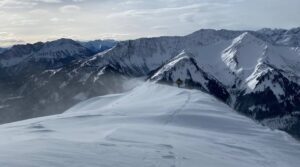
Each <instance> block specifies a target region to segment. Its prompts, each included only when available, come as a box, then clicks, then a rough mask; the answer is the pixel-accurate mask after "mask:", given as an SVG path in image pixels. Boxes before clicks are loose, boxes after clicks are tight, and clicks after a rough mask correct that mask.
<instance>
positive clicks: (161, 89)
mask: <svg viewBox="0 0 300 167" xmlns="http://www.w3.org/2000/svg"><path fill="white" fill-rule="evenodd" d="M0 134H1V138H0V148H1V149H0V166H5V167H16V166H22V167H40V166H43V167H53V166H55V167H69V166H72V167H82V166H87V167H99V166H101V167H106V166H107V167H134V166H136V167H138V166H143V167H153V166H157V167H179V166H182V167H194V166H195V167H198V166H207V167H214V166H220V167H226V166H228V167H233V166H237V167H246V166H249V167H253V166H256V167H258V166H264V167H265V166H271V167H276V166H278V167H293V166H295V167H296V166H299V164H300V159H299V157H300V145H299V143H297V142H295V141H294V140H293V139H292V138H291V137H289V136H288V135H287V134H286V133H284V132H279V131H271V130H269V129H267V128H265V127H262V126H260V125H257V124H256V123H254V122H253V121H251V120H249V119H248V118H245V117H243V116H240V115H238V114H237V113H236V112H235V111H233V110H232V109H230V108H229V107H228V106H227V105H225V104H223V103H222V102H220V101H218V100H216V99H215V98H214V97H212V96H211V95H208V94H205V93H203V92H201V91H197V90H186V89H179V88H176V87H170V86H165V85H158V84H150V83H145V84H142V85H140V86H138V87H136V88H134V89H133V90H131V91H129V92H127V93H124V94H117V95H108V96H102V97H96V98H93V99H90V100H87V101H85V102H82V103H80V104H78V105H76V106H74V107H73V108H71V109H69V110H68V111H66V112H65V113H63V114H61V115H55V116H49V117H42V118H36V119H31V120H26V121H22V122H15V123H11V124H6V125H2V126H0Z"/></svg>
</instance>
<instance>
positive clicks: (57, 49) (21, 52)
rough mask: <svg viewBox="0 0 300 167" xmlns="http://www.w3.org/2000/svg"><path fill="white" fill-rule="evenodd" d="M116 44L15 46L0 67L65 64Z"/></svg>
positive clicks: (58, 42) (4, 55) (65, 42)
mask: <svg viewBox="0 0 300 167" xmlns="http://www.w3.org/2000/svg"><path fill="white" fill-rule="evenodd" d="M115 44H116V41H112V40H103V41H102V40H95V41H87V42H77V41H74V40H72V39H65V38H62V39H58V40H54V41H50V42H45V43H42V42H38V43H35V44H26V45H15V46H13V47H12V48H10V49H7V50H6V51H4V52H3V53H2V54H1V53H0V54H1V55H0V67H12V66H16V65H19V64H24V63H27V62H29V61H34V62H37V63H38V62H45V61H46V62H47V61H48V62H50V63H53V62H54V61H59V62H58V63H62V62H64V61H65V60H66V59H70V60H76V59H81V58H86V57H88V56H91V55H93V54H95V53H98V52H101V51H104V50H107V49H110V48H111V47H113V46H114V45H115Z"/></svg>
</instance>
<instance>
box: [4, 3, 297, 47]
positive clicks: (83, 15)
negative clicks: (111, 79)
mask: <svg viewBox="0 0 300 167" xmlns="http://www.w3.org/2000/svg"><path fill="white" fill-rule="evenodd" d="M299 7H300V0H0V46H9V45H13V44H17V43H27V42H29V43H33V42H37V41H49V40H54V39H58V38H72V39H76V40H94V39H117V40H126V39H135V38H139V37H152V36H163V35H186V34H189V33H192V32H194V31H197V30H199V29H203V28H213V29H233V30H246V29H247V30H257V29H261V28H266V27H267V28H285V29H288V28H293V27H299V26H300V17H299V16H300V10H299Z"/></svg>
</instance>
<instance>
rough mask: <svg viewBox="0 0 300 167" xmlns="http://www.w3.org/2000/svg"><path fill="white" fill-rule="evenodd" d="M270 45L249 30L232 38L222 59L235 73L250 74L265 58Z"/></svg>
mask: <svg viewBox="0 0 300 167" xmlns="http://www.w3.org/2000/svg"><path fill="white" fill-rule="evenodd" d="M267 47H268V45H267V44H266V42H265V41H262V40H260V39H258V38H256V37H255V36H253V35H252V34H250V33H249V32H245V33H243V34H241V35H240V36H238V37H236V38H235V39H233V40H232V43H231V45H230V46H229V47H227V48H226V49H225V50H224V51H223V53H222V56H221V57H222V60H223V61H224V63H225V64H226V65H227V66H228V67H229V68H230V69H231V70H232V71H233V72H235V73H237V74H239V75H249V73H251V72H252V71H253V70H254V68H255V66H256V65H257V63H258V61H259V60H260V59H262V58H264V55H265V50H266V49H267Z"/></svg>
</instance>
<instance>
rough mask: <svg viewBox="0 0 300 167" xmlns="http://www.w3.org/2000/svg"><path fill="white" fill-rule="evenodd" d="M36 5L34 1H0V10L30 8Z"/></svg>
mask: <svg viewBox="0 0 300 167" xmlns="http://www.w3.org/2000/svg"><path fill="white" fill-rule="evenodd" d="M35 5H37V3H36V2H34V1H21V0H1V1H0V8H6V9H10V8H32V7H34V6H35Z"/></svg>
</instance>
